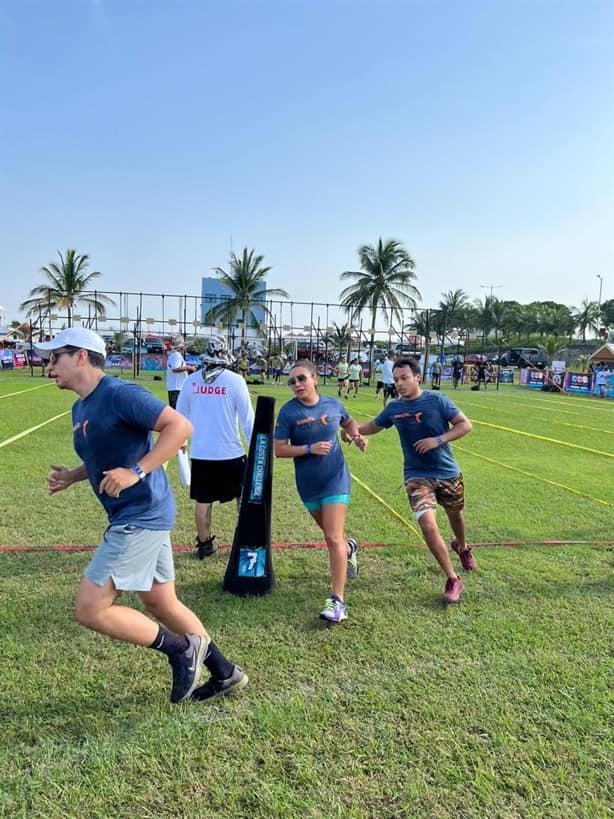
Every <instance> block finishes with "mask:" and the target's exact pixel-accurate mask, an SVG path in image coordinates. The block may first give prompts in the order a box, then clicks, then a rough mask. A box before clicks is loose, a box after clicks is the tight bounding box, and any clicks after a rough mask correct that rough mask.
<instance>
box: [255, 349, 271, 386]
mask: <svg viewBox="0 0 614 819" xmlns="http://www.w3.org/2000/svg"><path fill="white" fill-rule="evenodd" d="M256 366H257V367H258V372H259V373H260V381H261V382H262V383H263V384H264V382H265V381H266V377H267V372H268V369H269V364H268V361H267V360H266V358H265V357H264V356H263V355H261V356H258V358H257V359H256Z"/></svg>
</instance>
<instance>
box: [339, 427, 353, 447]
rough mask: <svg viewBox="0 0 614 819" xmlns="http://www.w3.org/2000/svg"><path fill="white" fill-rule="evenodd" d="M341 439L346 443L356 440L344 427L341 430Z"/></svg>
mask: <svg viewBox="0 0 614 819" xmlns="http://www.w3.org/2000/svg"><path fill="white" fill-rule="evenodd" d="M341 440H342V441H343V443H344V444H351V443H352V441H353V440H354V439H353V438H352V436H351V435H350V433H349V432H346V431H345V430H344V429H342V430H341Z"/></svg>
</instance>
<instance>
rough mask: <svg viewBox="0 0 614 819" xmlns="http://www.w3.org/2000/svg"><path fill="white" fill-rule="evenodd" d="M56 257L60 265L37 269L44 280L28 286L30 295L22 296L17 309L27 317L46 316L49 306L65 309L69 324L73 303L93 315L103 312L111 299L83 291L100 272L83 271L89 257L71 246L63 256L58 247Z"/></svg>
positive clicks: (69, 324)
mask: <svg viewBox="0 0 614 819" xmlns="http://www.w3.org/2000/svg"><path fill="white" fill-rule="evenodd" d="M58 256H59V257H60V264H56V263H55V262H52V263H51V264H50V265H48V266H47V267H41V269H40V272H41V273H43V274H44V275H45V276H46V278H47V282H46V283H45V284H39V285H37V286H36V287H34V288H32V290H30V293H29V295H30V298H29V299H26V300H25V301H24V302H23V303H22V304H21V305H20V307H19V309H20V310H26V311H27V313H26V315H27V316H33V315H35V314H36V313H40V314H43V313H44V314H45V315H46V314H47V313H49V312H50V311H51V310H52V309H60V310H64V309H65V310H66V313H67V320H68V326H69V327H70V326H71V324H72V315H73V309H74V307H75V305H76V304H77V303H83V304H87V305H88V307H90V308H93V309H94V312H95V314H96V315H103V314H104V311H105V306H106V305H110V304H114V302H113V300H112V299H110V298H109V297H108V296H105V295H103V294H101V293H96V294H94V295H90V294H88V293H87V289H88V287H89V286H90V285H91V282H92V281H93V279H97V278H98V277H99V276H101V275H102V274H101V273H99V272H98V271H94V272H92V273H88V272H87V268H88V265H89V260H90V257H89V256H88V255H87V254H86V253H83V254H82V255H79V254H78V253H77V251H76V250H74V249H73V248H68V250H67V251H66V255H65V256H62V254H61V253H60V251H59V250H58Z"/></svg>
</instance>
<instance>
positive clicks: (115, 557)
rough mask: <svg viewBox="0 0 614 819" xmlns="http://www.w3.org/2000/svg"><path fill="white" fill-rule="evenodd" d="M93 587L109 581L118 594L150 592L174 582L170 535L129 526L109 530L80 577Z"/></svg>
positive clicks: (122, 525) (123, 525)
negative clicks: (122, 592) (156, 584)
mask: <svg viewBox="0 0 614 819" xmlns="http://www.w3.org/2000/svg"><path fill="white" fill-rule="evenodd" d="M84 576H85V577H86V578H87V579H88V580H90V581H91V582H92V583H95V584H96V585H97V586H104V584H105V583H106V582H107V580H108V579H109V578H111V580H112V581H113V585H114V586H115V588H116V589H117V590H118V591H137V592H138V591H141V592H142V591H150V589H151V587H152V586H153V584H154V582H156V583H169V582H170V581H172V580H174V579H175V568H174V566H173V550H172V547H171V533H170V532H163V531H157V530H153V529H142V528H141V527H140V526H133V525H132V524H119V525H118V526H109V528H108V529H107V531H106V532H105V533H104V537H103V539H102V543H101V544H100V545H99V546H98V548H97V549H96V551H95V552H94V556H93V558H92V559H91V561H90V564H89V566H88V567H87V569H86V570H85V575H84Z"/></svg>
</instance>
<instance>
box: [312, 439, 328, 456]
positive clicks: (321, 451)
mask: <svg viewBox="0 0 614 819" xmlns="http://www.w3.org/2000/svg"><path fill="white" fill-rule="evenodd" d="M332 446H333V442H332V441H318V442H317V444H312V445H311V454H312V455H328V453H329V452H330V451H331V449H332Z"/></svg>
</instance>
